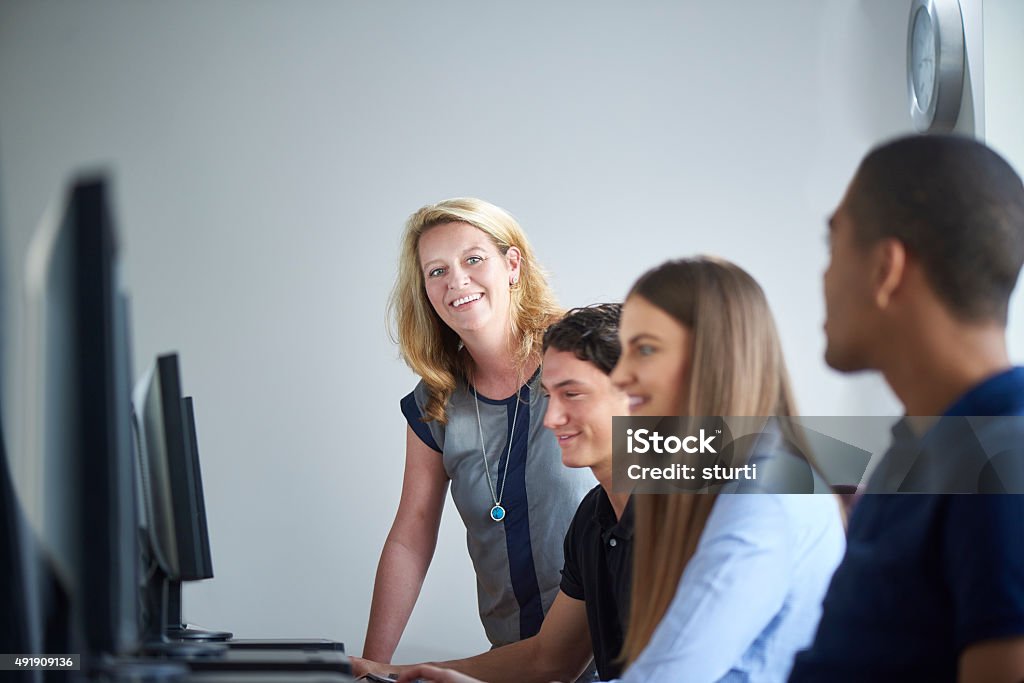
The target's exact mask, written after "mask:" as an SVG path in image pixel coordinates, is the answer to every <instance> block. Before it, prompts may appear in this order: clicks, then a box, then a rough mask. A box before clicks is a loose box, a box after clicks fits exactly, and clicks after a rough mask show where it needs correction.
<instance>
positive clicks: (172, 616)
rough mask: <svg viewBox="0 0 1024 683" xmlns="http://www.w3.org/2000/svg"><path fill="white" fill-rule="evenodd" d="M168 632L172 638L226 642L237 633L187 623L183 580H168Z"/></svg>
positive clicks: (168, 635)
mask: <svg viewBox="0 0 1024 683" xmlns="http://www.w3.org/2000/svg"><path fill="white" fill-rule="evenodd" d="M166 623H167V627H166V631H165V632H166V634H167V637H168V638H171V639H172V640H186V641H193V640H196V641H204V642H224V641H225V640H228V639H229V638H231V637H233V636H234V635H235V634H234V633H232V632H231V631H207V630H206V629H201V628H197V627H195V626H190V625H189V624H186V623H185V622H184V621H182V619H181V581H172V580H168V581H167V622H166Z"/></svg>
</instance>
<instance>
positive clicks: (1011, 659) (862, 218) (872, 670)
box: [790, 136, 1024, 683]
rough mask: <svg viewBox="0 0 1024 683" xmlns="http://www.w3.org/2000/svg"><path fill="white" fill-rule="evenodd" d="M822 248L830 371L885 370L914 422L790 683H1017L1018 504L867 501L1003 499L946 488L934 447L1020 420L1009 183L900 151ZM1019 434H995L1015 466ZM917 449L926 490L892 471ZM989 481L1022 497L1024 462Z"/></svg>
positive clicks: (989, 166)
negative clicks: (947, 435)
mask: <svg viewBox="0 0 1024 683" xmlns="http://www.w3.org/2000/svg"><path fill="white" fill-rule="evenodd" d="M829 237H830V243H831V263H830V265H829V268H828V270H827V271H826V273H825V301H826V323H825V332H826V336H827V340H828V344H827V349H826V351H825V360H826V362H827V363H828V364H829V365H830V366H832V367H833V368H835V369H837V370H839V371H841V372H854V371H859V370H868V369H872V370H878V371H880V372H881V373H882V375H883V376H884V377H885V379H886V381H887V382H888V384H889V386H890V387H891V388H892V390H893V391H894V392H895V394H896V396H897V397H898V398H899V399H900V401H901V402H902V403H903V405H904V407H905V409H906V413H907V415H908V416H926V417H924V418H923V419H920V420H914V419H904V420H903V421H902V422H901V423H900V424H898V425H897V427H896V428H895V429H894V430H893V434H894V442H893V446H892V448H891V450H890V451H889V452H888V453H887V454H886V456H885V458H883V460H882V462H881V464H880V465H879V469H878V471H876V475H875V476H874V477H873V478H872V481H871V483H869V485H868V495H865V496H863V497H862V498H861V500H860V502H859V503H858V504H857V506H856V508H855V509H854V512H853V515H852V517H851V519H850V525H849V538H848V543H847V551H846V555H845V557H844V559H843V562H842V564H841V565H840V566H839V568H838V570H837V571H836V574H835V576H834V578H833V580H832V583H831V586H830V588H829V591H828V594H827V595H826V597H825V601H824V610H823V614H822V619H821V623H820V625H819V628H818V632H817V635H816V637H815V640H814V643H813V644H812V646H811V648H810V649H808V650H807V651H805V652H803V653H801V654H799V655H798V656H797V659H796V662H795V665H794V668H793V671H792V674H791V677H790V681H791V682H797V683H804V682H806V681H829V682H830V683H831V682H835V681H872V682H879V681H901V682H903V681H918V680H920V681H961V682H963V683H981V682H985V683H988V682H990V681H991V682H993V683H998V682H1002V681H1006V682H1007V683H1010V682H1017V681H1024V495H984V494H979V495H873V494H872V492H875V491H878V492H897V491H901V492H902V491H916V492H919V493H921V492H923V493H929V492H933V491H934V492H936V493H941V492H942V491H948V490H983V491H984V490H1010V489H1005V488H1004V489H1000V488H998V481H997V482H996V484H995V485H993V484H985V485H984V486H982V485H980V484H979V483H978V481H975V480H973V479H972V480H970V481H966V482H963V481H957V480H956V477H955V476H954V477H951V476H949V475H950V473H951V472H952V473H954V474H956V473H957V472H958V470H957V469H956V467H957V463H958V462H962V461H963V458H964V455H963V453H962V449H960V448H958V447H957V446H956V444H957V443H958V442H957V441H956V440H955V439H954V440H948V441H943V440H940V439H936V438H935V433H936V430H937V429H938V425H937V424H936V422H935V419H936V418H938V417H940V416H949V417H947V418H945V420H944V421H948V420H949V418H950V417H952V416H963V415H972V416H973V415H991V416H1020V415H1024V368H1014V367H1012V366H1011V363H1010V360H1009V355H1008V353H1007V346H1006V320H1007V310H1008V302H1009V298H1010V294H1011V292H1012V291H1013V288H1014V286H1015V285H1016V282H1017V276H1018V273H1019V272H1020V269H1021V264H1022V262H1024V187H1022V185H1021V180H1020V178H1019V177H1018V176H1017V175H1016V173H1014V171H1013V170H1012V169H1011V168H1010V166H1009V165H1008V164H1007V163H1006V162H1005V161H1004V160H1003V159H1001V158H1000V157H999V156H998V155H996V154H995V153H994V152H992V151H991V150H990V149H988V148H987V147H985V146H984V145H982V144H980V143H978V142H976V141H973V140H970V139H967V138H960V137H953V136H919V137H913V138H904V139H900V140H897V141H895V142H892V143H889V144H887V145H884V146H882V147H879V148H877V149H875V150H873V151H872V152H871V153H870V154H869V155H868V156H867V157H866V158H865V159H864V161H863V162H862V163H861V165H860V167H859V168H858V170H857V173H856V175H855V176H854V178H853V181H852V182H851V183H850V186H849V188H848V190H847V192H846V195H845V197H844V198H843V200H842V202H841V204H840V205H839V207H838V208H837V209H836V212H835V214H834V215H833V216H832V218H831V220H830V221H829ZM927 416H931V417H932V419H931V420H929V419H928V417H927ZM1021 423H1022V421H1021V420H1006V421H1002V422H1001V423H999V425H997V426H998V427H999V428H1000V429H1002V430H1003V434H1002V435H1001V438H1003V439H1004V442H1006V443H1011V444H1013V443H1015V444H1016V448H1017V449H1018V450H1019V449H1020V447H1021V445H1022V444H1024V429H1022V428H1021V426H1020V425H1021ZM1007 429H1009V430H1010V431H1011V432H1013V430H1016V432H1015V433H1012V434H1010V435H1009V436H1010V438H1009V439H1007V438H1006V437H1007V434H1006V430H1007ZM1018 436H1019V438H1017V437H1018ZM929 448H930V450H931V453H930V455H931V457H932V459H931V460H930V461H928V463H927V467H930V468H932V469H931V470H929V471H926V472H924V473H923V475H922V473H921V472H920V470H921V469H922V468H921V467H920V466H919V467H917V470H918V471H917V472H915V471H914V469H913V468H905V469H904V470H903V471H900V470H899V468H898V467H894V466H893V464H892V463H893V462H894V461H897V460H899V459H900V454H906V453H911V454H914V453H916V452H923V451H924V450H926V449H929ZM975 455H976V454H975ZM1003 455H1004V456H1005V453H1004V454H1003ZM1010 455H1011V456H1015V455H1016V453H1011V454H1010ZM936 456H938V457H936ZM972 457H973V456H972ZM1000 467H1001V468H1002V469H1003V471H1004V473H1005V474H1006V475H1007V476H1008V477H1009V478H1010V480H1011V481H1019V475H1020V473H1021V472H1020V471H1021V469H1022V464H1021V458H1016V457H1009V458H1007V457H1003V458H1002V460H1001V463H1000ZM943 468H948V469H949V471H947V472H942V471H936V470H942V469H943ZM928 481H932V482H942V485H941V486H939V487H937V488H928V487H927V486H924V485H923V484H922V483H921V482H928ZM992 486H996V487H995V488H992ZM950 487H952V488H950Z"/></svg>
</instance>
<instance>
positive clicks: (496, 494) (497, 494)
mask: <svg viewBox="0 0 1024 683" xmlns="http://www.w3.org/2000/svg"><path fill="white" fill-rule="evenodd" d="M473 405H474V406H476V427H477V429H478V430H480V451H481V452H482V453H483V456H484V474H486V475H487V493H489V494H490V495H491V500H492V501H493V502H494V507H492V508H491V519H493V520H494V521H495V522H501V521H503V520H504V519H505V508H503V507H502V506H501V497H502V495H504V493H505V479H506V478H507V476H508V462H509V460H511V459H512V436H513V435H514V434H515V433H516V418H518V417H519V389H516V410H515V412H514V413H512V429H511V430H510V431H509V433H508V453H507V454H506V455H505V471H504V472H503V473H502V475H501V488H500V489H497V488H495V486H494V484H493V482H491V467H490V465H488V464H487V446H486V445H485V444H484V427H483V424H481V422H480V399H479V397H478V396H477V392H476V385H473Z"/></svg>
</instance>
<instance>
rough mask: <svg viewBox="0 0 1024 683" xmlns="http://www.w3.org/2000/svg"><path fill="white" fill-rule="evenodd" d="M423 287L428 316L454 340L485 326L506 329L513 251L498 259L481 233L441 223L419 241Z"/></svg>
mask: <svg viewBox="0 0 1024 683" xmlns="http://www.w3.org/2000/svg"><path fill="white" fill-rule="evenodd" d="M418 246H419V255H420V268H421V269H422V270H423V282H424V284H425V288H426V291H427V298H428V299H429V300H430V303H431V305H432V306H433V307H434V310H435V311H436V312H437V314H438V315H439V316H440V317H441V320H443V321H444V323H445V324H446V325H448V327H450V328H452V330H454V331H455V332H456V333H457V334H459V335H460V336H461V335H462V333H464V332H471V331H479V330H481V329H483V328H485V327H487V326H488V325H496V326H501V328H502V329H504V328H505V327H507V326H508V324H509V323H508V320H509V315H510V313H509V308H510V296H509V286H510V284H511V283H512V282H513V281H515V279H516V278H518V277H519V250H518V249H516V248H515V247H509V249H508V252H506V253H505V254H504V255H503V254H502V253H501V252H500V251H498V248H497V247H496V246H495V245H494V242H492V241H491V238H490V237H489V236H488V235H487V233H485V232H483V231H482V230H479V229H477V228H475V227H473V226H472V225H470V224H468V223H444V224H442V225H437V226H435V227H432V228H430V229H429V230H427V231H426V232H424V233H423V235H421V236H420V240H419V245H418Z"/></svg>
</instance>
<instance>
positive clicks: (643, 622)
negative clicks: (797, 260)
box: [612, 258, 845, 682]
mask: <svg viewBox="0 0 1024 683" xmlns="http://www.w3.org/2000/svg"><path fill="white" fill-rule="evenodd" d="M619 333H620V338H621V340H622V356H621V358H620V359H619V364H618V365H617V366H616V367H615V370H614V371H613V372H612V379H613V381H614V382H615V383H616V384H617V385H618V386H619V387H620V388H622V389H623V390H624V391H626V393H627V394H628V395H629V399H630V411H631V414H632V415H634V416H642V415H693V416H780V417H786V416H793V415H795V414H796V407H795V405H794V401H793V394H792V391H791V389H790V386H789V378H788V373H787V371H786V366H785V361H784V359H783V355H782V347H781V343H780V341H779V337H778V333H777V332H776V329H775V323H774V321H773V319H772V315H771V311H770V309H769V307H768V302H767V300H766V298H765V296H764V292H763V291H762V290H761V288H760V286H758V284H757V283H756V282H755V281H754V279H753V278H752V277H750V275H748V274H747V273H746V272H745V271H744V270H743V269H741V268H739V267H738V266H736V265H733V264H731V263H729V262H727V261H724V260H720V259H714V258H693V259H683V260H677V261H669V262H667V263H664V264H662V265H661V266H658V267H657V268H654V269H653V270H651V271H648V272H647V273H646V274H644V275H643V276H642V277H641V278H640V279H639V280H638V281H637V283H636V284H635V285H634V286H633V288H632V290H631V291H630V293H629V296H628V297H627V299H626V302H625V304H624V306H623V314H622V323H621V326H620V330H619ZM633 504H634V511H635V514H636V540H635V545H634V555H633V589H632V594H631V598H630V616H629V629H628V632H627V635H626V641H625V643H624V645H623V652H622V657H623V659H624V661H625V663H626V665H627V667H628V668H627V669H626V671H625V674H624V676H623V680H626V681H641V680H644V681H646V680H686V681H707V682H711V681H784V680H785V679H786V677H787V675H788V672H789V669H790V667H791V666H792V661H793V656H794V655H795V653H796V651H797V650H799V649H801V648H803V647H806V646H807V645H808V644H809V643H810V641H811V639H812V637H813V635H814V630H815V628H816V625H817V623H818V619H819V618H820V610H821V600H822V597H823V596H824V594H825V591H826V589H827V588H828V584H829V581H830V579H831V576H832V573H833V571H834V570H835V567H836V565H837V564H838V562H839V560H840V559H841V557H842V553H843V550H844V547H845V542H844V532H843V524H842V517H841V512H840V507H839V503H838V500H837V499H836V498H835V497H834V496H832V495H828V494H819V495H791V494H778V493H752V494H749V495H744V494H735V493H732V494H730V493H719V494H716V493H697V494H695V493H674V494H646V495H645V494H634V502H633Z"/></svg>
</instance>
